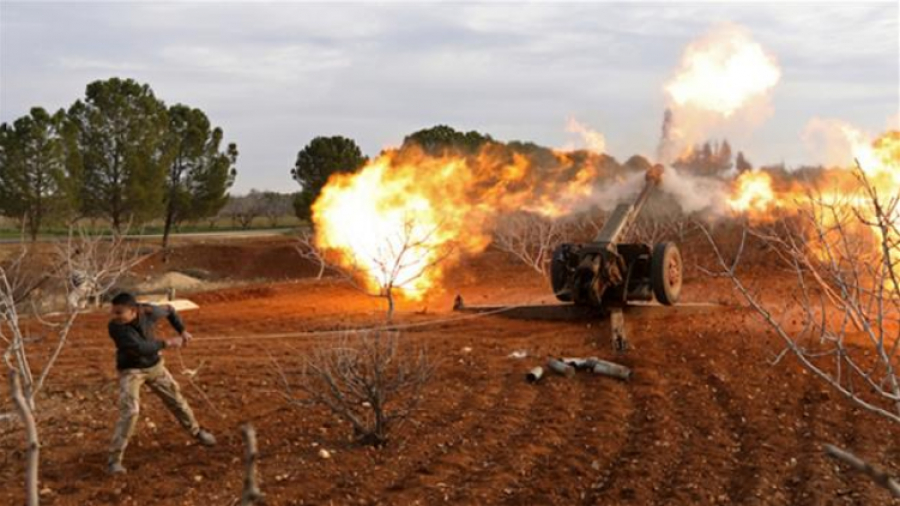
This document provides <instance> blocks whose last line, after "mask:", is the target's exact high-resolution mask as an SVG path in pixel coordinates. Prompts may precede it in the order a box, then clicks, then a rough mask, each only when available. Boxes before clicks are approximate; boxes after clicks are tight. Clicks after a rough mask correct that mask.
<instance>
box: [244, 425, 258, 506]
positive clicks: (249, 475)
mask: <svg viewBox="0 0 900 506" xmlns="http://www.w3.org/2000/svg"><path fill="white" fill-rule="evenodd" d="M241 434H243V436H244V450H245V451H244V491H243V493H242V494H241V506H251V505H253V504H256V502H257V501H259V500H261V499H262V498H263V495H262V493H261V492H260V491H259V484H258V482H257V480H256V459H257V458H259V452H258V451H257V449H256V430H255V429H254V428H253V425H251V424H250V423H247V424H244V426H243V427H241Z"/></svg>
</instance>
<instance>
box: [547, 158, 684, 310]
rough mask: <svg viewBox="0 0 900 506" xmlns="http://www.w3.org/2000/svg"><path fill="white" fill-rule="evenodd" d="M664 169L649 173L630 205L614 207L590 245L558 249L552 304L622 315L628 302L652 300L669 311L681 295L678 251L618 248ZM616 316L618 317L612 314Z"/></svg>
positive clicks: (673, 247)
mask: <svg viewBox="0 0 900 506" xmlns="http://www.w3.org/2000/svg"><path fill="white" fill-rule="evenodd" d="M662 172H663V167H662V165H655V166H653V167H652V168H650V169H649V170H648V171H647V174H646V177H645V181H644V187H643V188H642V189H641V192H640V194H638V196H637V199H635V201H634V202H633V203H623V204H619V205H618V206H616V208H615V210H614V211H613V213H612V215H611V216H610V217H609V220H607V221H606V223H605V224H604V226H603V228H602V229H601V230H600V232H599V233H598V234H597V236H596V238H595V239H594V240H593V242H590V243H586V244H561V245H559V246H558V247H557V248H556V250H555V251H554V252H553V258H552V260H551V263H550V281H551V285H552V287H553V293H554V294H555V295H556V298H557V299H559V300H561V301H563V302H573V303H575V304H576V305H578V306H588V307H597V308H602V309H604V310H613V311H614V313H619V314H621V313H620V311H616V310H617V309H618V310H620V309H621V308H622V307H623V306H625V304H626V303H627V302H629V301H651V300H654V299H655V300H656V301H657V302H659V303H660V304H664V305H672V304H675V303H676V302H677V301H678V297H679V295H680V294H681V283H682V262H681V253H680V252H679V250H678V246H676V245H675V244H674V243H671V242H663V243H659V244H656V245H654V246H653V247H652V248H651V247H650V245H647V244H638V243H621V242H620V241H621V240H622V238H624V237H625V236H626V235H627V233H628V232H629V231H630V230H631V229H632V228H633V227H634V224H635V222H636V221H637V217H638V215H639V214H640V212H641V209H642V208H643V207H644V205H645V204H646V203H647V199H648V198H649V197H650V194H651V193H652V192H653V190H654V189H655V188H656V187H657V186H659V183H660V181H661V179H662ZM614 316H616V315H615V314H614Z"/></svg>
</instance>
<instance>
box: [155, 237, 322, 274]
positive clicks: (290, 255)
mask: <svg viewBox="0 0 900 506" xmlns="http://www.w3.org/2000/svg"><path fill="white" fill-rule="evenodd" d="M160 271H179V272H185V273H193V272H198V273H200V272H202V273H203V274H204V275H203V276H202V277H203V278H205V279H208V280H211V281H224V280H229V281H242V280H244V281H245V280H257V281H258V280H287V279H301V278H306V277H310V276H315V275H316V274H317V273H318V266H316V265H313V264H312V263H310V262H309V261H308V260H304V259H303V258H301V257H300V255H298V254H297V251H296V250H295V249H294V244H293V242H292V241H291V240H290V239H289V238H285V239H265V240H253V241H250V240H245V241H244V240H242V241H229V242H208V243H188V244H182V245H178V246H176V247H175V248H174V249H173V250H172V252H171V253H170V257H169V260H168V262H164V261H163V253H162V252H157V253H156V254H154V255H153V256H151V257H150V258H149V259H147V260H146V261H145V262H144V263H143V264H142V265H141V266H140V267H139V272H141V273H153V272H160Z"/></svg>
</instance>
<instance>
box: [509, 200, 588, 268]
mask: <svg viewBox="0 0 900 506" xmlns="http://www.w3.org/2000/svg"><path fill="white" fill-rule="evenodd" d="M575 232H576V222H575V221H573V220H563V219H554V218H547V217H544V216H540V215H538V214H533V213H526V212H519V213H514V214H510V215H507V216H503V217H501V218H500V220H499V221H498V222H497V226H496V227H495V229H494V242H493V246H494V247H495V248H497V249H498V250H500V251H503V252H505V253H508V254H509V255H511V256H512V257H514V258H516V259H517V260H519V261H521V262H522V263H524V264H525V265H527V266H528V267H530V268H531V269H532V270H534V271H535V272H537V273H538V274H540V275H541V276H543V277H545V278H547V277H549V272H550V260H551V258H552V256H553V250H554V248H556V246H557V245H559V244H560V243H563V242H567V241H570V240H571V239H572V236H573V235H574V233H575Z"/></svg>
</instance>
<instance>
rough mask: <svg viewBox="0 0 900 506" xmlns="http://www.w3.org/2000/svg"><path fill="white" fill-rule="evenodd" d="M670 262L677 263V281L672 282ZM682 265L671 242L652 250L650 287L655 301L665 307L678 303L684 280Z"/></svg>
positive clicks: (675, 247) (679, 256) (678, 254)
mask: <svg viewBox="0 0 900 506" xmlns="http://www.w3.org/2000/svg"><path fill="white" fill-rule="evenodd" d="M672 261H675V262H677V270H678V272H677V274H676V275H677V278H678V279H677V280H674V281H673V280H672V279H671V277H672V274H673V273H672V272H671V270H670V269H669V266H670V264H671V262H672ZM683 274H684V264H683V263H682V261H681V252H680V251H679V250H678V246H677V245H676V244H675V243H673V242H663V243H659V244H657V245H656V246H654V248H653V257H652V258H651V260H650V285H651V287H652V288H653V295H654V296H655V297H656V301H657V302H659V303H660V304H663V305H665V306H671V305H673V304H675V303H676V302H678V298H679V297H680V296H681V285H682V282H683V280H684V277H683Z"/></svg>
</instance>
